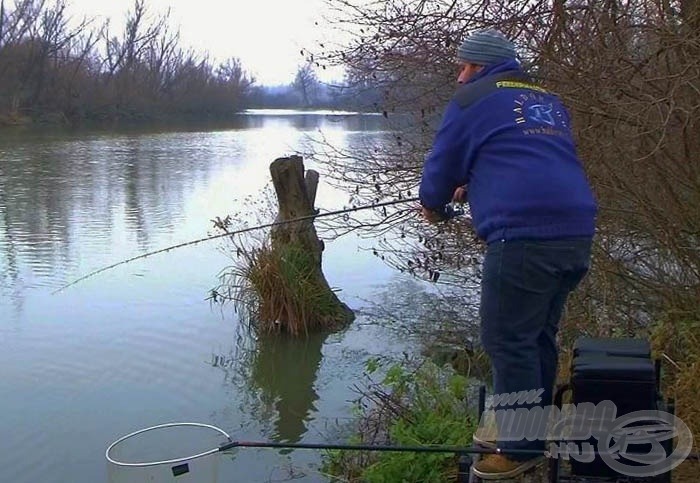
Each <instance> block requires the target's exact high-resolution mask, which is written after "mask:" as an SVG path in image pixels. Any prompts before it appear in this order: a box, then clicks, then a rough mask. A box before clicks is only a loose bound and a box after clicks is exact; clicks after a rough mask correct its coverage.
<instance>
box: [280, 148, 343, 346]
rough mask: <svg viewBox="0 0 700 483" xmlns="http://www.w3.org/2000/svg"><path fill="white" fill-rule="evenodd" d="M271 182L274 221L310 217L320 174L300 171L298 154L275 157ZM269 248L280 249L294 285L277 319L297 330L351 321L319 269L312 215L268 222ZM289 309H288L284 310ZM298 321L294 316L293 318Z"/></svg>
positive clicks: (285, 271)
mask: <svg viewBox="0 0 700 483" xmlns="http://www.w3.org/2000/svg"><path fill="white" fill-rule="evenodd" d="M270 174H271V176H272V183H273V185H274V187H275V193H276V194H277V200H278V203H279V212H278V214H277V219H276V220H275V221H276V222H286V221H289V220H293V219H296V218H301V217H307V216H308V217H311V216H312V215H315V214H316V213H317V211H316V210H315V209H314V203H315V201H316V190H317V187H318V178H319V176H318V173H317V172H316V171H313V170H309V171H306V172H305V171H304V163H303V160H302V158H301V157H300V156H291V157H287V158H278V159H276V160H275V161H273V162H272V164H271V165H270ZM271 248H272V250H273V252H275V253H281V254H283V256H282V257H281V260H283V263H282V267H281V272H283V273H282V276H283V277H286V278H287V280H286V282H287V284H288V285H289V286H290V287H292V288H293V290H294V291H295V293H292V294H291V296H290V297H287V299H288V300H289V299H291V300H293V302H292V303H288V304H287V305H293V307H287V308H286V309H285V310H282V311H281V312H282V315H281V317H282V318H287V319H288V320H280V323H281V324H286V325H287V326H288V327H290V328H291V330H290V332H300V331H299V330H295V327H298V326H299V324H302V325H303V331H304V332H308V329H310V328H311V329H317V330H324V329H331V328H334V327H337V326H339V325H344V324H347V323H350V322H352V321H353V320H354V319H355V315H354V313H353V311H352V310H351V309H350V308H349V307H348V306H347V305H345V304H344V303H343V302H341V301H340V299H338V297H337V295H336V293H335V292H334V291H333V290H332V289H331V287H330V285H329V284H328V281H327V280H326V277H325V275H324V274H323V269H322V252H323V249H324V244H323V242H322V241H321V240H319V238H318V235H317V233H316V228H315V227H314V220H313V218H308V219H306V220H302V221H299V222H292V223H284V224H281V225H276V226H273V227H272V230H271ZM287 309H288V310H287ZM300 318H301V319H302V320H292V319H300Z"/></svg>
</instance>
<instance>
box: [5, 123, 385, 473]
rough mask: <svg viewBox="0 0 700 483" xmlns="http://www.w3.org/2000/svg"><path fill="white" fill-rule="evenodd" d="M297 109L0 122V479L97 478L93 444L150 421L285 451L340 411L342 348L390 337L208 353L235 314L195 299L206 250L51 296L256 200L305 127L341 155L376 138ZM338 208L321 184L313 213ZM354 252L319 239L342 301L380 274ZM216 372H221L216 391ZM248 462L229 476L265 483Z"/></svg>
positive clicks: (345, 363) (200, 294) (98, 453)
mask: <svg viewBox="0 0 700 483" xmlns="http://www.w3.org/2000/svg"><path fill="white" fill-rule="evenodd" d="M305 116H306V117H305V118H304V119H301V118H300V119H296V118H295V117H294V116H288V117H286V118H282V116H274V117H273V118H270V119H267V120H266V119H264V118H263V117H262V116H257V117H255V116H249V117H247V118H246V119H244V120H242V121H241V122H239V123H238V125H237V126H232V125H218V126H211V125H208V126H202V125H200V126H192V125H188V126H182V127H180V128H178V129H177V130H176V131H173V128H172V126H169V127H159V126H141V127H139V128H130V129H120V130H115V129H94V130H80V131H71V130H55V129H41V130H37V129H32V130H25V129H17V130H0V159H1V160H2V161H1V162H0V343H1V344H0V345H1V346H2V350H1V351H0V367H2V368H3V377H2V378H0V394H2V397H0V413H1V414H3V415H4V417H2V418H0V433H2V434H13V435H16V437H15V438H11V439H5V440H0V454H4V455H7V458H6V459H5V460H4V461H3V464H0V481H3V482H4V481H13V482H17V483H30V482H34V481H57V482H58V481H61V482H63V481H71V482H75V483H94V482H98V481H104V478H103V476H104V472H105V464H104V449H105V448H106V446H107V445H108V444H109V443H110V442H112V441H114V440H115V439H116V438H117V437H119V436H121V435H124V434H126V433H128V432H131V431H134V430H136V429H140V428H143V427H146V426H150V425H152V424H157V423H160V422H167V421H182V420H192V421H204V422H213V423H214V424H217V425H218V426H220V427H223V428H226V429H229V428H233V429H236V428H238V427H240V428H242V430H241V431H243V433H245V436H246V437H251V438H260V437H266V438H267V437H274V438H275V439H280V440H287V441H297V440H299V439H300V438H303V437H305V435H306V434H307V432H309V431H313V425H314V424H318V423H319V421H322V420H323V418H331V417H337V416H338V415H339V414H342V413H343V411H344V410H345V409H346V406H347V403H346V401H347V397H348V396H347V393H346V390H347V388H348V387H349V386H350V384H351V382H352V381H351V379H353V378H354V373H355V372H353V373H352V374H351V375H350V376H347V373H348V372H349V371H350V370H352V371H359V370H358V369H357V368H356V367H355V365H356V364H357V363H358V361H357V359H356V357H354V355H350V356H349V355H348V354H349V353H348V352H346V349H347V347H348V345H350V346H351V347H353V348H354V349H353V350H356V351H360V352H363V353H364V351H367V350H370V349H368V347H371V350H375V349H376V350H378V351H381V350H385V347H384V346H385V345H386V344H384V343H382V342H381V340H380V337H378V336H377V335H375V334H370V335H368V333H367V330H366V328H363V327H361V326H359V325H358V326H357V328H356V329H357V330H356V331H353V332H349V333H348V334H349V335H348V336H344V337H342V338H340V337H339V338H336V339H335V343H334V342H332V341H331V342H328V343H326V345H325V346H324V342H325V339H324V338H323V337H319V338H311V339H309V340H307V341H306V342H305V343H304V344H305V345H304V346H303V347H300V344H299V341H295V342H292V341H285V340H264V341H259V349H260V350H259V352H256V353H252V352H251V353H250V354H249V355H248V356H247V358H246V357H243V358H240V359H236V361H238V362H237V364H238V365H232V363H228V364H226V363H225V360H224V359H225V358H223V359H222V358H221V356H218V357H219V359H216V357H217V356H214V357H211V350H212V348H213V347H218V348H219V349H218V350H219V352H220V353H222V354H226V353H228V352H229V351H230V350H231V346H232V345H233V342H234V337H235V330H236V316H235V314H233V313H231V312H227V314H226V315H225V316H224V317H221V315H220V314H219V313H218V311H217V310H212V308H211V307H210V306H209V304H208V302H207V301H206V300H205V299H206V296H207V291H208V290H209V289H211V288H212V287H213V286H214V285H216V280H217V273H218V272H219V271H220V270H221V269H222V268H223V267H224V266H225V264H226V263H227V260H226V258H225V257H224V256H222V254H221V253H220V251H218V250H216V246H215V244H209V245H197V246H194V247H188V248H183V249H182V250H178V251H177V252H174V253H168V254H164V255H162V256H161V255H159V256H156V257H151V258H148V259H146V260H143V261H139V262H135V263H133V264H128V265H124V266H121V267H119V268H117V269H114V270H110V271H109V272H104V273H102V274H100V275H99V276H97V277H94V278H91V279H89V280H86V281H84V282H81V283H80V284H77V285H75V286H72V287H71V288H70V289H68V290H65V291H63V292H61V293H60V294H58V295H55V296H54V295H51V291H53V289H55V288H58V287H60V286H61V285H63V284H65V283H68V282H70V281H72V280H75V279H76V278H78V277H79V276H82V275H84V274H86V273H89V272H91V271H93V270H95V269H98V268H101V267H104V266H106V265H109V264H112V263H115V262H117V261H119V260H124V259H126V258H129V257H132V256H134V255H137V254H139V253H143V252H144V251H146V250H151V249H157V248H161V247H164V246H170V245H174V244H177V243H181V242H183V241H188V240H193V239H197V238H200V237H202V236H203V235H205V234H206V233H207V232H208V231H209V230H210V229H211V226H212V225H211V222H210V220H211V218H213V217H214V216H217V215H223V216H225V215H226V214H228V213H234V212H235V211H236V210H239V209H241V207H240V206H238V204H237V202H236V201H235V200H236V199H244V198H245V197H246V196H250V197H252V199H258V198H259V197H260V192H261V189H263V188H264V187H265V186H267V185H269V169H268V168H269V163H270V162H272V161H273V160H274V159H275V158H276V157H279V156H281V155H287V154H290V153H298V152H302V153H303V152H304V150H306V149H308V148H309V138H310V137H313V136H315V135H316V134H317V133H316V132H315V130H316V129H320V130H322V131H324V133H323V134H324V136H325V138H326V139H327V140H328V141H329V142H332V143H333V145H334V146H338V147H340V148H342V149H352V146H353V145H354V144H355V143H357V144H360V143H363V142H364V141H365V140H367V139H377V138H381V137H382V136H384V134H377V132H376V131H375V132H366V131H365V132H359V131H358V132H351V131H353V130H355V129H359V128H360V127H361V126H362V125H363V124H362V123H363V122H364V121H361V120H359V119H357V118H356V117H354V116H349V117H347V118H341V120H340V121H338V120H337V119H334V120H329V119H328V118H327V117H326V116H325V115H318V116H316V118H315V120H314V118H313V116H309V115H305ZM336 121H338V122H336ZM375 121H379V120H378V119H374V118H373V119H372V120H370V121H367V123H368V124H369V123H374V122H375ZM256 126H258V127H256ZM298 126H306V127H304V128H303V129H304V130H305V131H304V132H299V127H298ZM345 200H346V197H345V196H344V195H343V196H341V195H339V194H337V193H336V192H335V191H333V190H332V189H330V188H328V187H327V186H324V187H323V189H319V194H318V198H317V201H318V206H319V207H321V208H324V209H333V208H337V207H339V206H340V205H342V204H343V203H345ZM355 243H356V241H355V240H354V239H351V238H347V239H345V240H338V241H334V242H332V243H329V246H328V250H327V255H326V258H325V263H326V271H327V275H328V277H329V280H330V281H332V284H333V285H334V286H339V287H342V288H343V290H344V292H345V294H346V297H347V298H348V299H349V298H350V297H357V296H359V295H362V294H363V291H369V290H370V289H369V288H367V285H369V284H370V281H368V277H367V276H366V275H365V274H366V273H370V271H371V273H372V277H371V282H372V283H379V280H380V279H381V280H383V278H382V277H380V276H379V275H378V273H383V274H385V275H386V273H385V272H381V268H382V267H377V266H376V265H374V264H375V263H376V261H375V260H374V259H373V258H372V257H371V256H370V255H369V254H367V255H366V256H365V255H364V254H363V253H364V252H363V253H360V252H358V251H357V248H356V246H355ZM368 267H372V268H371V269H370V268H368ZM387 271H388V269H387ZM387 276H388V275H387ZM341 341H342V343H341ZM378 345H380V346H381V347H375V346H378ZM353 354H355V352H353ZM232 360H233V359H232ZM203 361H207V362H210V363H211V365H216V366H217V367H216V369H212V368H211V367H208V366H207V365H204V364H202V362H203ZM329 361H330V362H329ZM223 366H226V367H223ZM349 367H352V369H348V368H349ZM219 370H224V371H227V372H228V373H230V374H229V375H228V376H227V379H226V380H225V381H223V382H222V381H221V377H220V373H219V372H218V371H219ZM234 376H235V377H237V378H238V379H236V380H235V382H234V383H232V382H231V381H232V379H233V378H234ZM346 376H347V377H346ZM348 379H350V380H348ZM239 383H240V384H239ZM245 388H247V389H245ZM212 415H214V416H212ZM212 419H213V420H212ZM268 421H269V426H268ZM75 428H79V431H77V432H76V431H75ZM309 428H312V429H311V430H310V429H309ZM248 458H250V459H248ZM248 458H246V459H245V460H242V461H241V462H240V466H237V467H236V469H235V470H232V471H231V472H230V473H227V476H231V477H232V478H234V476H232V475H236V476H235V478H239V479H242V480H244V481H267V480H266V478H267V477H268V475H269V473H270V467H271V465H272V464H275V463H274V462H275V461H276V460H275V455H270V454H269V453H264V454H261V456H260V457H259V459H258V460H256V461H257V463H251V459H252V456H249V457H248ZM295 458H308V459H309V460H311V459H313V458H315V454H314V453H304V454H303V455H295ZM271 462H272V463H271ZM47 475H50V476H48V477H47ZM47 478H48V479H47Z"/></svg>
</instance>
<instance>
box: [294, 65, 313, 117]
mask: <svg viewBox="0 0 700 483" xmlns="http://www.w3.org/2000/svg"><path fill="white" fill-rule="evenodd" d="M318 85H319V83H318V77H317V76H316V72H315V71H314V68H313V64H312V63H311V62H307V63H305V64H304V65H302V66H300V67H299V69H298V70H297V74H296V76H295V77H294V82H293V86H294V89H296V91H297V92H298V93H299V95H300V96H301V100H302V102H303V103H304V106H305V107H309V106H311V105H312V104H314V103H315V102H316V100H317V97H318Z"/></svg>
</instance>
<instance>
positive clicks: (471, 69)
mask: <svg viewBox="0 0 700 483" xmlns="http://www.w3.org/2000/svg"><path fill="white" fill-rule="evenodd" d="M458 69H459V74H458V76H457V82H459V83H460V84H464V83H465V82H467V81H468V80H469V79H471V78H472V76H473V75H474V74H476V73H477V72H479V71H480V70H481V69H482V66H480V65H476V64H469V63H465V62H461V63H459V64H458Z"/></svg>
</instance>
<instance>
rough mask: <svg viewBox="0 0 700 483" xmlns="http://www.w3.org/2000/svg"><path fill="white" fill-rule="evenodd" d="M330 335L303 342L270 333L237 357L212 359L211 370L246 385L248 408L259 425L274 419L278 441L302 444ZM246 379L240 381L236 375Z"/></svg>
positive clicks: (273, 429)
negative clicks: (324, 346) (324, 348)
mask: <svg viewBox="0 0 700 483" xmlns="http://www.w3.org/2000/svg"><path fill="white" fill-rule="evenodd" d="M327 337H328V335H327V334H311V335H309V336H308V337H305V338H303V339H293V338H289V337H284V336H277V335H269V336H264V337H260V338H259V339H257V341H255V343H254V347H251V348H249V349H243V350H239V351H238V352H237V354H236V355H231V356H228V357H226V356H223V355H217V354H213V355H212V366H213V367H218V368H220V369H222V370H224V371H225V372H226V373H227V374H228V375H229V376H231V379H232V380H238V381H239V383H241V384H243V385H244V386H245V391H246V392H247V395H248V398H249V405H248V407H250V408H255V409H254V411H253V412H254V413H256V414H255V415H256V417H257V418H258V419H259V421H260V422H261V423H264V422H266V421H270V419H272V420H273V427H272V435H271V437H272V438H274V440H275V441H284V442H292V443H294V442H298V441H300V440H301V439H302V436H303V435H304V434H305V433H306V430H307V426H308V423H309V420H310V417H311V415H312V414H313V413H314V412H315V411H316V406H315V403H316V401H317V400H318V397H319V396H318V393H317V392H316V388H315V383H316V377H317V373H318V369H319V366H320V364H321V361H322V359H323V355H322V348H323V345H324V342H325V341H326V339H327ZM239 375H240V376H242V377H238V376H239Z"/></svg>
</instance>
